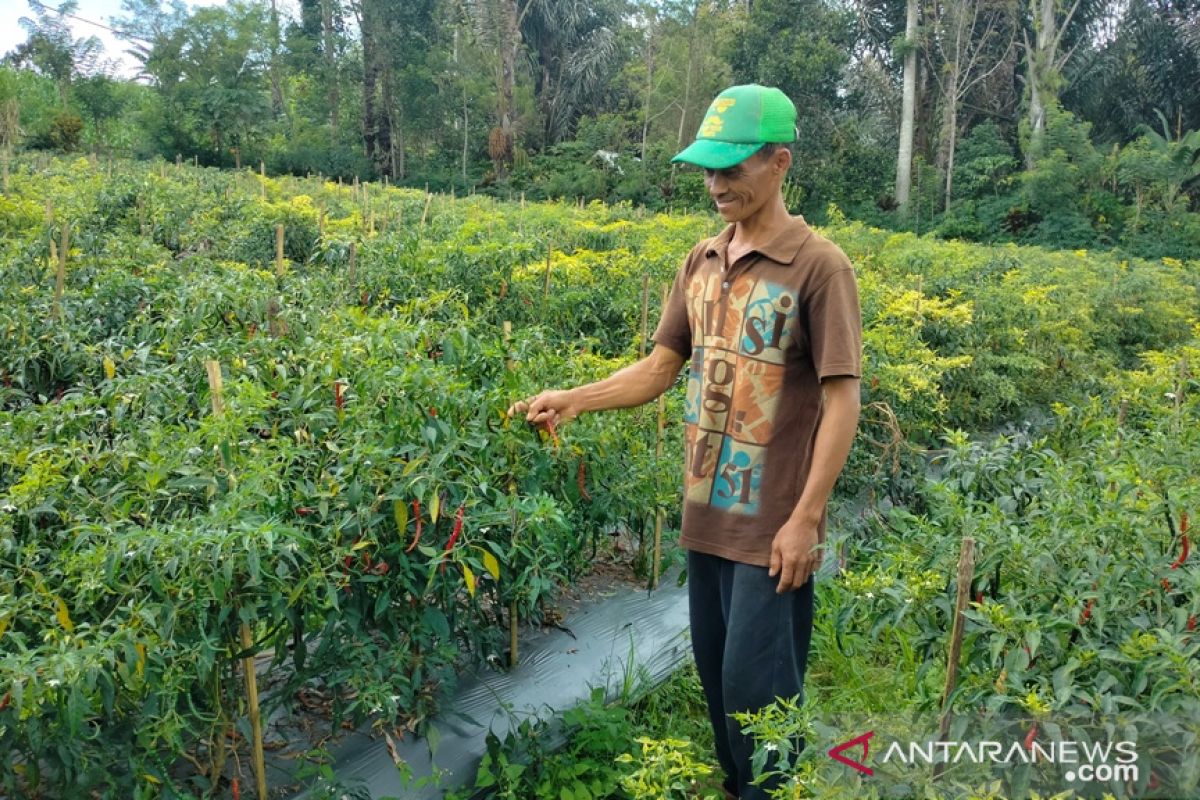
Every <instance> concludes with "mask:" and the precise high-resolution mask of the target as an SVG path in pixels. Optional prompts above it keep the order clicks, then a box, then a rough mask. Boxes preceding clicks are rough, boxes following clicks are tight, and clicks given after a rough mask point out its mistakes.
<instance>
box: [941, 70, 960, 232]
mask: <svg viewBox="0 0 1200 800" xmlns="http://www.w3.org/2000/svg"><path fill="white" fill-rule="evenodd" d="M956 78H957V76H956ZM954 87H955V88H954V92H955V94H954V99H952V100H951V102H950V110H949V126H948V127H949V129H950V140H949V143H948V144H947V146H946V205H945V206H944V208H945V210H947V211H949V210H950V198H951V197H952V196H953V192H954V150H955V148H956V147H957V146H958V81H957V80H955V81H954Z"/></svg>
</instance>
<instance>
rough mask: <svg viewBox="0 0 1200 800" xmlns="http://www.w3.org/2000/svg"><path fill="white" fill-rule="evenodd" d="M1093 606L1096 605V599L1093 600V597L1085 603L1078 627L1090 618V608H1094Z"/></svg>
mask: <svg viewBox="0 0 1200 800" xmlns="http://www.w3.org/2000/svg"><path fill="white" fill-rule="evenodd" d="M1095 604H1096V598H1094V597H1093V598H1092V599H1090V600H1088V601H1087V607H1086V608H1084V609H1083V613H1082V614H1080V615H1079V624H1080V625H1082V624H1083V623H1085V622H1087V621H1088V620H1089V619H1091V618H1092V606H1094V605H1095Z"/></svg>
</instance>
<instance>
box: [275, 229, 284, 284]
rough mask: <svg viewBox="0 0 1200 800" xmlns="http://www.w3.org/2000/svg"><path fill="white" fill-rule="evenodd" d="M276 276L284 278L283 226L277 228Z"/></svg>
mask: <svg viewBox="0 0 1200 800" xmlns="http://www.w3.org/2000/svg"><path fill="white" fill-rule="evenodd" d="M275 274H276V275H278V276H280V277H282V276H283V226H282V225H276V226H275Z"/></svg>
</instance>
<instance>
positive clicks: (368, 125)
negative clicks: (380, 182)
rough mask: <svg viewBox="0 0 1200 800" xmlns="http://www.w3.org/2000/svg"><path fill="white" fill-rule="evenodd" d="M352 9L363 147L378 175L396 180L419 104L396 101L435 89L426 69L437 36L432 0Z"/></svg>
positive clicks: (369, 1)
mask: <svg viewBox="0 0 1200 800" xmlns="http://www.w3.org/2000/svg"><path fill="white" fill-rule="evenodd" d="M351 8H352V9H353V10H354V12H355V14H356V16H357V17H358V22H359V30H360V31H362V48H363V82H362V86H363V114H362V121H363V144H364V147H365V148H366V153H367V157H368V158H370V159H371V161H372V163H374V164H375V168H376V169H377V170H378V171H379V172H380V173H383V174H387V175H390V176H391V177H393V178H396V177H400V176H402V175H403V174H404V168H405V167H404V153H405V148H404V129H405V128H404V126H405V119H406V117H407V116H410V115H413V114H414V112H415V111H416V110H418V106H419V105H423V104H418V103H416V102H398V100H399V99H401V98H403V99H404V100H413V101H415V100H416V99H417V98H420V97H428V96H430V95H431V94H432V93H433V92H435V91H436V87H435V86H434V84H433V81H432V73H431V72H430V71H429V69H428V65H429V59H430V56H431V54H432V53H433V52H434V50H435V44H436V41H437V33H438V32H437V30H436V29H435V25H434V21H435V11H436V8H435V2H434V0H361V3H360V2H358V1H357V0H354V1H353V2H351ZM401 84H403V86H401ZM401 89H403V91H398V90H401Z"/></svg>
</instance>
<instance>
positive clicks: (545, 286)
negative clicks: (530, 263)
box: [542, 242, 554, 300]
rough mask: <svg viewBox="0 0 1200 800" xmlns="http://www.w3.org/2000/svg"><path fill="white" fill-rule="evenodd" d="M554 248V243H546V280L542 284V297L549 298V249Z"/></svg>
mask: <svg viewBox="0 0 1200 800" xmlns="http://www.w3.org/2000/svg"><path fill="white" fill-rule="evenodd" d="M553 249H554V244H553V243H551V242H547V243H546V280H545V281H544V282H543V284H542V299H543V300H549V299H550V251H551V250H553Z"/></svg>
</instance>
